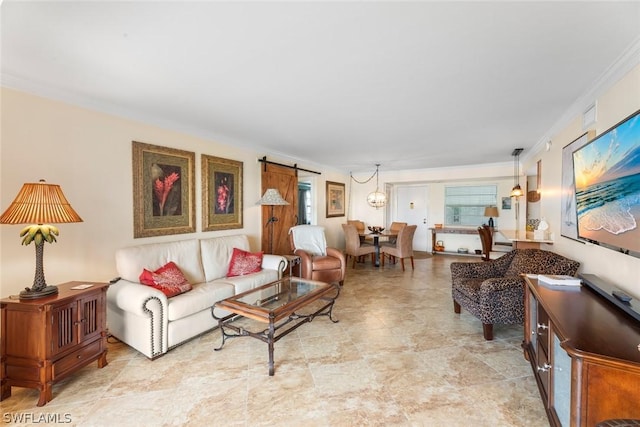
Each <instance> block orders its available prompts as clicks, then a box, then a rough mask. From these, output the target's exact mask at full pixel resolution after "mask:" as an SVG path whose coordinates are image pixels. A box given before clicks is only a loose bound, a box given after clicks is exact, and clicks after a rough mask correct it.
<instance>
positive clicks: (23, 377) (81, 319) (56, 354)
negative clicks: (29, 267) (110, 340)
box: [0, 282, 109, 406]
mask: <svg viewBox="0 0 640 427" xmlns="http://www.w3.org/2000/svg"><path fill="white" fill-rule="evenodd" d="M108 287H109V284H108V283H95V282H68V283H63V284H61V285H58V294H57V295H52V296H49V297H44V298H38V299H33V300H20V299H18V298H15V299H13V298H5V299H2V300H0V315H1V316H2V339H1V340H0V362H1V364H0V401H1V400H4V399H7V398H9V397H11V387H26V388H34V389H37V390H39V391H40V397H39V399H38V403H37V405H38V406H43V405H45V404H46V403H47V402H49V401H50V400H51V399H52V397H53V396H52V392H51V390H52V387H53V384H54V383H56V382H58V381H60V380H61V379H63V378H65V377H67V376H68V375H71V374H72V373H74V372H76V371H77V370H79V369H80V368H82V367H84V366H86V365H88V364H89V363H91V362H93V361H95V360H97V361H98V368H103V367H104V366H106V365H107V363H108V362H107V315H106V308H107V288H108ZM74 288H76V289H74Z"/></svg>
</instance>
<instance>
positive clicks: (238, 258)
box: [227, 248, 263, 277]
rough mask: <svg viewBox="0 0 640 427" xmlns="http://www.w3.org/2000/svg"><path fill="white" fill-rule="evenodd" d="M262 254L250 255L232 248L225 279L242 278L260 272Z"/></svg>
mask: <svg viewBox="0 0 640 427" xmlns="http://www.w3.org/2000/svg"><path fill="white" fill-rule="evenodd" d="M262 255H263V253H262V252H255V253H251V252H248V251H243V250H242V249H238V248H233V254H232V255H231V261H230V262H229V271H227V277H235V276H244V275H247V274H251V273H257V272H258V271H260V270H262Z"/></svg>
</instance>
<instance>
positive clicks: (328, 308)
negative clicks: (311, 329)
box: [211, 289, 340, 376]
mask: <svg viewBox="0 0 640 427" xmlns="http://www.w3.org/2000/svg"><path fill="white" fill-rule="evenodd" d="M338 293H340V290H339V289H338ZM337 298H338V296H337V295H336V296H335V297H333V298H320V299H322V300H324V301H328V302H327V303H326V304H325V305H323V306H322V307H321V308H320V309H318V310H317V311H316V312H314V313H312V314H296V313H292V314H290V315H289V317H287V319H286V320H284V321H282V322H281V323H279V324H276V322H275V319H274V315H273V313H271V314H270V315H269V326H268V327H267V328H266V329H264V330H262V331H261V332H251V331H248V330H247V329H245V328H243V327H241V326H235V325H232V324H230V322H232V321H234V320H235V319H236V318H237V317H244V316H242V315H241V314H236V313H231V314H229V315H227V316H225V317H217V316H216V315H215V314H214V307H215V305H214V306H213V307H211V315H212V316H213V318H214V319H216V320H217V321H218V326H219V327H220V331H221V333H222V343H221V344H220V346H219V347H217V348H214V350H215V351H219V350H222V347H223V346H224V343H225V342H226V340H227V338H236V337H246V336H249V337H253V338H257V339H259V340H260V341H262V342H265V343H267V345H268V347H269V376H273V374H274V373H275V367H274V358H273V345H274V344H275V343H276V342H277V341H279V340H280V338H282V337H284V336H286V335H288V334H289V333H290V332H293V331H295V330H296V329H298V328H299V327H300V326H302V325H304V324H305V323H309V322H311V321H312V320H313V319H314V318H315V317H316V316H327V317H329V320H331V321H332V322H333V323H338V320H335V319H334V318H333V316H332V312H333V304H334V303H335V301H336V299H337ZM291 322H295V323H294V324H293V325H292V326H290V327H288V328H286V329H285V330H284V331H282V332H280V333H278V334H277V335H276V331H279V330H280V329H282V328H283V327H285V326H286V325H288V324H289V323H291ZM225 329H231V330H232V331H234V332H235V333H231V334H230V333H227V332H226V331H225Z"/></svg>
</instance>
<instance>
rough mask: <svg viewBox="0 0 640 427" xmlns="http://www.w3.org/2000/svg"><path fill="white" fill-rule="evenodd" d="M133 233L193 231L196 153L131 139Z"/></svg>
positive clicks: (138, 235)
mask: <svg viewBox="0 0 640 427" xmlns="http://www.w3.org/2000/svg"><path fill="white" fill-rule="evenodd" d="M132 157H133V237H134V238H139V237H152V236H162V235H168V234H183V233H194V232H195V231H196V227H195V207H194V202H195V186H194V179H195V178H194V177H195V153H193V152H190V151H184V150H178V149H175V148H168V147H161V146H158V145H151V144H145V143H143V142H137V141H133V142H132Z"/></svg>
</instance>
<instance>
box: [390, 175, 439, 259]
mask: <svg viewBox="0 0 640 427" xmlns="http://www.w3.org/2000/svg"><path fill="white" fill-rule="evenodd" d="M427 188H428V187H427V186H426V185H404V186H402V185H399V186H397V187H396V189H395V195H396V210H397V215H396V216H395V219H394V221H399V222H406V223H407V224H409V225H412V224H415V225H417V226H418V228H417V229H416V233H415V235H414V236H413V249H414V250H416V251H427V246H428V242H429V241H430V238H431V234H430V233H429V229H428V228H429V227H428V226H427V222H428V221H427V218H428V216H427V213H428V212H427V200H428V199H427Z"/></svg>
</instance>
